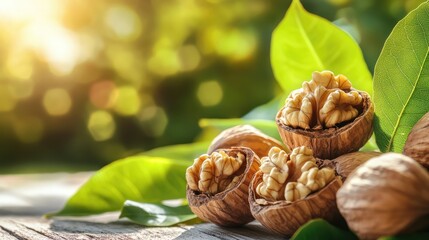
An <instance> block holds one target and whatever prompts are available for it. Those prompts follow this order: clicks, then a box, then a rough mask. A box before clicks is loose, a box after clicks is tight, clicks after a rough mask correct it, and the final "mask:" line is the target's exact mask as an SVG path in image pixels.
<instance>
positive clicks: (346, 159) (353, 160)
mask: <svg viewBox="0 0 429 240" xmlns="http://www.w3.org/2000/svg"><path fill="white" fill-rule="evenodd" d="M381 154H382V153H381V152H352V153H347V154H344V155H341V156H339V157H337V158H335V159H334V160H332V161H329V160H328V161H329V162H333V164H334V165H335V172H336V173H337V174H338V175H339V176H341V178H342V180H343V181H345V180H346V178H347V177H348V176H349V175H350V174H351V173H352V172H353V171H354V170H355V169H356V168H357V167H359V166H360V165H362V164H363V163H365V162H366V161H368V160H369V159H371V158H373V157H377V156H380V155H381Z"/></svg>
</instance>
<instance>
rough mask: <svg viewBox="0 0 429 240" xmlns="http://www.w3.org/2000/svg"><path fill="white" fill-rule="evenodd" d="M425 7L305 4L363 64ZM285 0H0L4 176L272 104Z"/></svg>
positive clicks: (168, 138)
mask: <svg viewBox="0 0 429 240" xmlns="http://www.w3.org/2000/svg"><path fill="white" fill-rule="evenodd" d="M421 2H422V0H410V1H372V0H359V1H358V0H325V1H311V0H302V3H303V5H304V7H305V8H306V9H307V10H309V11H310V12H314V13H316V14H317V15H320V16H323V17H325V18H327V19H329V20H331V21H335V23H336V24H338V25H340V26H341V27H343V28H344V29H346V30H347V31H349V32H350V33H351V34H352V35H353V36H355V37H356V39H357V40H358V41H360V42H359V44H360V45H361V46H362V49H363V50H364V55H365V58H366V60H367V62H368V64H369V68H370V69H372V68H373V66H374V63H375V60H376V58H377V57H378V54H379V51H380V50H381V46H382V44H383V43H384V40H385V38H386V37H387V35H388V34H389V32H390V30H391V28H392V27H393V26H394V24H395V23H396V22H397V21H398V20H399V19H400V18H401V17H402V16H404V15H405V14H406V12H407V11H409V10H410V9H413V8H415V7H416V5H418V4H419V3H421ZM289 3H290V1H276V0H228V1H226V0H186V1H184V0H170V1H165V0H156V1H102V0H93V1H86V0H0V53H1V54H0V164H1V165H2V168H1V169H0V172H1V171H3V172H7V171H15V170H16V171H26V170H28V168H30V171H37V170H40V171H45V169H47V168H46V166H57V165H58V166H66V169H73V170H79V169H84V170H87V169H94V168H98V167H100V166H103V165H105V164H106V163H109V162H111V161H114V160H116V159H118V158H121V157H124V156H129V155H131V154H135V153H138V152H141V151H144V150H148V149H151V148H154V147H157V146H163V145H169V144H177V143H188V142H192V141H194V140H195V139H203V138H204V136H206V135H205V134H206V133H201V129H200V128H199V126H198V121H199V119H201V118H231V117H241V116H243V115H244V114H246V113H247V112H248V111H250V110H251V109H252V108H254V107H255V106H257V105H260V104H263V103H265V102H267V101H269V100H271V99H272V98H273V97H275V96H276V95H277V94H279V93H280V91H279V88H278V87H277V85H276V83H275V81H274V77H273V75H272V71H271V66H270V52H269V51H270V41H271V33H272V31H273V28H274V27H275V26H276V25H277V24H278V22H279V21H280V19H281V18H282V17H283V16H284V10H285V9H287V7H288V5H289ZM374 12H375V13H376V14H373V13H374ZM369 13H371V14H369ZM23 166H30V167H28V168H26V169H23V168H24V167H23ZM17 168H19V169H17ZM49 169H52V168H49ZM60 170H63V169H60Z"/></svg>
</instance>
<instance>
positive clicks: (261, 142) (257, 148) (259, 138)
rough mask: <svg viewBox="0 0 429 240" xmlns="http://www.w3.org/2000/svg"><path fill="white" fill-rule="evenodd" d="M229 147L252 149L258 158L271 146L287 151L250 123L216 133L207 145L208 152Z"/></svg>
mask: <svg viewBox="0 0 429 240" xmlns="http://www.w3.org/2000/svg"><path fill="white" fill-rule="evenodd" d="M231 147H248V148H250V149H252V150H253V151H254V152H255V153H256V154H257V155H258V156H259V157H260V158H261V157H263V156H267V154H268V151H270V149H271V147H279V148H282V149H285V150H287V151H289V149H288V148H287V147H285V146H283V145H282V143H281V142H279V141H278V140H276V139H274V138H272V137H270V136H268V135H266V134H264V133H262V132H261V131H259V130H258V129H256V128H254V127H252V126H250V125H238V126H235V127H232V128H228V129H226V130H224V131H222V132H221V133H220V134H219V135H217V136H216V137H215V138H214V139H213V141H212V143H211V144H210V146H209V149H208V151H207V153H208V154H210V153H212V152H214V151H215V150H217V149H224V148H231Z"/></svg>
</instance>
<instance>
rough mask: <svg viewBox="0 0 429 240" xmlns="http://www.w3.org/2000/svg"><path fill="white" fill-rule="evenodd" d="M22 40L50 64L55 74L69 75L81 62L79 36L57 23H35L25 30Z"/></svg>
mask: <svg viewBox="0 0 429 240" xmlns="http://www.w3.org/2000/svg"><path fill="white" fill-rule="evenodd" d="M22 39H23V41H24V43H25V45H27V46H29V47H31V48H32V49H34V50H35V51H36V52H37V53H38V54H39V55H40V56H41V57H42V58H43V59H45V60H46V61H47V62H48V63H49V66H50V67H51V70H52V72H53V73H55V74H58V75H66V74H69V73H70V72H71V71H72V70H73V68H74V67H75V65H76V64H77V63H78V62H79V61H80V60H81V59H80V57H81V54H80V53H81V49H80V43H79V40H78V38H77V36H76V35H75V33H73V32H72V31H69V30H67V29H66V28H64V27H62V26H61V25H59V24H58V23H56V22H52V21H38V22H33V23H32V24H30V25H29V26H28V27H27V28H26V29H25V30H24V34H23V37H22Z"/></svg>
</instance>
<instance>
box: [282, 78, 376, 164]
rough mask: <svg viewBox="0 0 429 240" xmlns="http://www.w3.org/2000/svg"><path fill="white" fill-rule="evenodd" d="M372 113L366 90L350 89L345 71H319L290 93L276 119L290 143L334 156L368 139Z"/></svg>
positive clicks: (293, 145)
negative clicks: (338, 73) (340, 72)
mask: <svg viewBox="0 0 429 240" xmlns="http://www.w3.org/2000/svg"><path fill="white" fill-rule="evenodd" d="M373 116H374V106H373V104H372V102H371V99H370V97H369V95H368V94H367V93H366V92H363V91H359V90H356V89H353V88H352V85H351V82H350V81H349V80H348V79H347V77H346V76H344V75H341V74H340V75H337V76H335V75H334V73H332V72H331V71H322V72H314V73H313V75H312V80H311V81H309V82H304V83H303V84H302V88H300V89H297V90H295V91H293V92H291V93H290V95H289V96H288V98H287V99H286V102H285V105H284V107H283V108H282V109H280V111H279V112H278V113H277V116H276V123H277V126H278V129H279V133H280V136H281V137H282V140H283V142H284V143H285V144H286V145H288V146H289V147H291V148H294V147H298V146H308V147H310V148H312V149H313V151H314V155H315V157H317V158H321V159H333V158H335V157H338V156H341V155H343V154H345V153H349V152H355V151H358V150H359V149H360V148H361V147H362V146H363V145H364V144H365V143H366V142H367V141H368V139H369V138H370V137H371V134H372V125H373V124H372V119H373Z"/></svg>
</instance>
